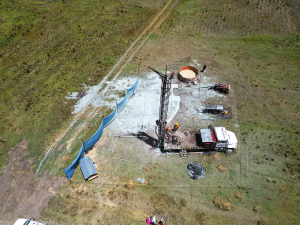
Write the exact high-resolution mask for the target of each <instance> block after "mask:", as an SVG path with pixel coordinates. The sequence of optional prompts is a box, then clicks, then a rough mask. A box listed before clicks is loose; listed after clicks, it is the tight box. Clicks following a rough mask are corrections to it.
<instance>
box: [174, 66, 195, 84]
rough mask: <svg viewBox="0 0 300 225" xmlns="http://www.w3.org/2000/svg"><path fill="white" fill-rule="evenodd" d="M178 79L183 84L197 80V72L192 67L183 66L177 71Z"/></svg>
mask: <svg viewBox="0 0 300 225" xmlns="http://www.w3.org/2000/svg"><path fill="white" fill-rule="evenodd" d="M178 79H179V80H180V81H182V82H185V83H192V82H194V81H196V80H198V70H197V69H196V68H195V67H193V66H184V67H182V68H181V69H180V70H179V74H178Z"/></svg>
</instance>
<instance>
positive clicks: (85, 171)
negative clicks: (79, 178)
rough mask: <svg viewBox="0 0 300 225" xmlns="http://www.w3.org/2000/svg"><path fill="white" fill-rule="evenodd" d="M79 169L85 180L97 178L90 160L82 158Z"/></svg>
mask: <svg viewBox="0 0 300 225" xmlns="http://www.w3.org/2000/svg"><path fill="white" fill-rule="evenodd" d="M79 164H80V169H81V172H82V175H83V177H84V179H85V180H93V179H95V178H96V177H98V174H97V170H96V168H95V166H94V163H93V161H92V159H91V158H90V157H89V156H87V157H83V158H82V159H81V160H80V162H79Z"/></svg>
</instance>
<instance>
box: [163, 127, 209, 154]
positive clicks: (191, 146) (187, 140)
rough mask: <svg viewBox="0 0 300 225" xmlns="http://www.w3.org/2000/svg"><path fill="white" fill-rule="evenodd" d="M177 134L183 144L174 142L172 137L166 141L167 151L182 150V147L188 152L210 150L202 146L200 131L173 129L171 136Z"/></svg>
mask: <svg viewBox="0 0 300 225" xmlns="http://www.w3.org/2000/svg"><path fill="white" fill-rule="evenodd" d="M172 135H175V136H177V137H178V140H179V142H180V141H181V144H180V143H178V144H174V143H172V139H171V140H170V141H169V142H168V143H167V142H165V151H167V152H180V151H181V149H183V150H187V151H188V152H203V151H206V152H208V151H209V149H205V148H202V147H201V137H200V132H199V131H175V132H174V131H172V132H170V136H172Z"/></svg>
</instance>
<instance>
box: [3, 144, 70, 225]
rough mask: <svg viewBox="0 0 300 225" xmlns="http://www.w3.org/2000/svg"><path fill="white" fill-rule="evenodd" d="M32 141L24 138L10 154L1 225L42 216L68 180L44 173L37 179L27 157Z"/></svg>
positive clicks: (4, 171)
mask: <svg viewBox="0 0 300 225" xmlns="http://www.w3.org/2000/svg"><path fill="white" fill-rule="evenodd" d="M28 144H29V140H26V139H24V140H23V141H22V142H21V143H20V144H18V145H17V146H16V147H14V148H11V149H10V151H9V154H10V161H9V163H8V164H7V166H6V168H5V169H4V170H3V171H2V172H3V175H2V176H1V177H0V217H1V219H0V225H2V224H12V223H13V222H15V221H16V220H17V218H26V219H30V218H32V217H39V216H40V213H41V212H42V210H43V209H44V207H45V206H46V205H47V202H48V200H49V199H50V198H52V197H53V196H55V192H56V191H57V190H58V189H59V188H60V187H61V186H62V185H63V184H64V182H66V181H67V179H66V178H64V177H53V178H52V179H50V173H49V172H44V173H42V174H40V175H38V176H37V177H36V179H35V180H33V179H32V178H33V176H34V173H33V171H32V168H31V163H32V161H33V159H27V158H26V152H27V147H28Z"/></svg>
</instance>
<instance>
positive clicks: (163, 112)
mask: <svg viewBox="0 0 300 225" xmlns="http://www.w3.org/2000/svg"><path fill="white" fill-rule="evenodd" d="M148 68H149V69H151V70H153V71H154V72H155V73H157V74H158V75H159V76H160V78H161V81H162V82H161V95H160V108H159V120H158V121H157V122H156V124H157V137H158V144H159V148H160V149H161V151H164V144H165V136H166V125H167V113H168V106H169V96H170V89H171V80H170V79H168V76H167V73H166V74H163V73H161V72H159V71H157V70H155V69H153V68H151V67H150V66H148Z"/></svg>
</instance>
